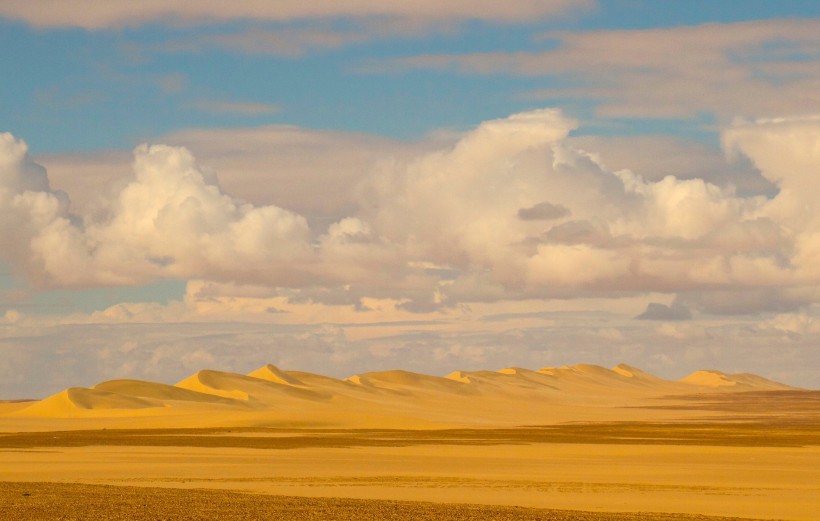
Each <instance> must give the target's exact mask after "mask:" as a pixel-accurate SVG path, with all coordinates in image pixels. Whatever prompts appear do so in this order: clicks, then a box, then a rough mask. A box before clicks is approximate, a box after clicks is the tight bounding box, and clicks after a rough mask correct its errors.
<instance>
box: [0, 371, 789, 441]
mask: <svg viewBox="0 0 820 521" xmlns="http://www.w3.org/2000/svg"><path fill="white" fill-rule="evenodd" d="M788 389H792V388H791V387H788V386H786V385H783V384H779V383H777V382H773V381H770V380H767V379H765V378H762V377H760V376H756V375H749V374H725V373H721V372H719V371H698V372H695V373H693V374H691V375H689V376H687V377H685V378H682V379H681V380H679V381H671V380H665V379H662V378H658V377H656V376H653V375H651V374H649V373H646V372H644V371H641V370H640V369H637V368H634V367H630V366H627V365H624V364H621V365H618V366H615V367H613V368H612V369H608V368H605V367H601V366H596V365H590V364H579V365H574V366H564V367H545V368H541V369H539V370H537V371H533V370H530V369H525V368H520V367H508V368H503V369H500V370H497V371H456V372H454V373H451V374H449V375H447V376H445V377H441V376H431V375H426V374H419V373H412V372H409V371H402V370H391V371H379V372H369V373H363V374H359V375H354V376H351V377H349V378H347V379H344V380H338V379H335V378H330V377H326V376H322V375H315V374H311V373H305V372H299V371H283V370H281V369H279V368H277V367H276V366H273V365H265V366H263V367H260V368H259V369H256V370H255V371H252V372H250V373H249V374H247V375H242V374H236V373H230V372H223V371H215V370H202V371H199V372H197V373H195V374H193V375H191V376H189V377H188V378H185V379H184V380H182V381H180V382H178V383H177V384H176V385H167V384H161V383H154V382H145V381H140V380H111V381H107V382H103V383H100V384H98V385H96V386H95V387H93V388H90V389H86V388H71V389H67V390H65V391H62V392H60V393H57V394H55V395H53V396H50V397H48V398H46V399H44V400H40V401H35V402H31V403H30V404H26V405H25V406H21V407H15V408H9V411H10V412H6V413H4V412H3V411H2V410H0V416H2V415H5V416H7V417H9V416H24V417H39V418H84V417H88V418H97V419H99V418H104V417H111V418H124V417H128V416H139V417H141V418H147V417H150V416H157V417H162V418H165V419H166V420H165V421H166V423H163V425H166V424H167V418H168V417H173V416H174V415H180V417H182V416H184V415H188V416H186V417H187V418H190V415H191V414H194V413H196V414H199V416H200V417H202V414H201V413H202V411H207V410H209V409H211V410H214V411H221V412H220V414H218V415H212V417H208V416H205V417H204V418H205V419H202V418H200V419H198V424H203V423H204V424H208V425H219V422H224V424H230V425H234V426H237V425H257V426H258V425H271V426H273V425H281V424H300V425H308V426H309V425H316V426H322V427H333V426H345V427H351V426H365V425H366V426H371V427H372V426H385V427H386V426H390V427H402V428H407V427H419V426H436V425H438V426H462V425H484V426H486V425H511V426H514V425H524V424H550V423H560V422H565V421H609V420H630V419H632V420H645V419H680V418H683V417H685V416H686V414H689V415H690V416H691V415H693V414H694V413H692V412H689V413H685V412H682V411H685V410H686V408H685V407H678V408H677V409H675V405H676V404H677V405H680V404H681V403H682V402H685V401H687V400H692V399H693V398H692V396H700V397H702V396H709V395H711V394H716V393H718V394H725V393H727V392H730V393H731V392H743V391H779V390H788ZM690 409H692V408H691V407H690ZM697 414H700V415H701V416H702V415H703V414H706V413H703V412H698V413H697ZM209 422H210V423H209ZM144 423H145V425H146V426H150V421H148V420H146V421H145V422H144Z"/></svg>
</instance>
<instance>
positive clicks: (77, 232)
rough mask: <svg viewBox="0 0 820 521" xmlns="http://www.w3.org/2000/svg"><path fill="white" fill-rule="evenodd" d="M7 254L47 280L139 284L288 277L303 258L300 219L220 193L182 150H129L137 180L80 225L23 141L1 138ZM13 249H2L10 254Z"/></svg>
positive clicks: (306, 253)
mask: <svg viewBox="0 0 820 521" xmlns="http://www.w3.org/2000/svg"><path fill="white" fill-rule="evenodd" d="M2 145H3V148H2V149H0V157H2V159H0V172H2V178H0V179H1V180H2V185H0V186H1V187H2V197H3V200H2V204H1V205H0V209H2V211H3V212H4V213H5V214H6V216H7V217H8V218H5V219H4V220H3V222H4V224H5V225H6V226H7V228H6V229H4V230H3V234H2V238H3V240H4V242H9V243H11V244H10V245H8V246H9V247H7V248H4V252H9V253H10V254H11V257H12V258H11V260H12V261H14V262H16V263H17V264H18V265H23V266H27V265H29V263H28V262H27V261H31V263H32V264H33V265H34V266H37V267H38V268H39V269H40V270H41V271H42V273H41V275H40V277H42V279H43V280H42V281H41V282H44V283H47V284H54V285H65V286H72V285H94V284H135V283H139V282H145V281H147V280H151V279H156V278H163V277H190V276H192V275H194V274H196V273H201V274H205V273H209V274H214V275H217V276H220V277H227V278H232V277H234V278H242V277H243V276H246V275H243V274H256V276H258V274H259V273H260V272H264V273H265V274H267V275H266V276H269V277H271V278H272V279H276V278H280V279H281V278H284V280H283V281H282V282H283V283H285V281H286V280H287V279H288V278H291V277H294V275H295V273H296V272H298V271H299V270H298V269H297V268H295V266H298V265H299V264H300V263H304V262H309V259H310V256H311V253H312V252H311V248H310V243H309V230H308V226H307V223H306V222H305V220H304V219H303V218H302V217H300V216H298V215H296V214H293V213H291V212H288V211H286V210H283V209H281V208H278V207H276V206H262V207H254V206H252V205H250V204H247V203H243V202H241V201H238V200H236V199H233V198H231V197H229V196H227V195H225V194H224V193H222V192H221V191H220V189H219V187H218V185H217V184H216V179H215V178H213V177H210V178H209V176H207V175H206V174H205V173H204V172H203V171H202V170H200V169H199V168H198V167H197V165H196V163H195V162H194V159H193V156H192V155H191V154H190V153H189V152H188V151H187V150H185V149H182V148H173V147H167V146H163V145H156V146H152V147H149V146H145V145H143V146H140V147H138V148H137V149H136V150H135V161H134V165H133V168H134V173H135V178H134V179H133V180H132V181H131V182H130V183H129V184H127V185H126V186H125V187H124V188H123V189H122V190H121V191H120V192H119V193H118V194H117V195H116V197H115V198H114V199H113V200H111V201H110V204H109V207H108V208H107V212H106V213H105V215H103V216H97V218H96V219H91V218H89V219H86V220H84V221H80V220H79V219H78V218H75V217H73V216H71V215H70V214H69V211H68V209H69V204H68V198H67V197H65V196H64V195H63V194H61V193H59V192H53V191H51V190H50V188H49V186H48V182H47V177H46V175H45V171H44V170H43V169H42V168H41V167H37V166H36V165H34V164H33V163H32V161H31V160H30V159H29V157H28V155H27V154H26V146H25V144H24V143H23V142H21V141H18V140H15V139H14V138H13V137H12V136H11V135H9V134H4V135H3V137H2ZM9 253H6V254H7V255H9Z"/></svg>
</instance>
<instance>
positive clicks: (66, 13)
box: [0, 0, 595, 29]
mask: <svg viewBox="0 0 820 521" xmlns="http://www.w3.org/2000/svg"><path fill="white" fill-rule="evenodd" d="M594 5H595V0H521V1H516V2H505V3H500V2H497V1H494V0H450V1H447V2H441V1H436V0H418V1H414V2H385V1H383V0H359V1H356V2H340V1H337V0H314V1H312V2H304V1H298V0H282V1H277V2H269V1H266V0H235V1H232V2H210V1H208V2H206V1H203V2H167V1H165V0H143V1H140V2H98V1H94V0H52V1H50V2H30V1H27V0H7V1H4V2H3V3H2V4H0V16H6V17H9V18H13V19H18V20H24V21H26V22H28V23H30V24H32V25H35V26H40V27H67V26H75V27H83V28H86V29H105V28H113V27H122V26H133V25H138V24H143V23H149V22H160V23H186V24H192V23H213V22H224V21H230V20H251V19H252V20H262V21H288V20H299V19H318V18H367V17H375V16H379V17H396V18H408V19H427V20H436V19H454V20H487V21H499V22H529V21H532V20H533V19H539V18H544V17H549V16H555V15H560V14H564V13H567V12H569V11H572V10H577V9H588V8H590V7H592V6H594Z"/></svg>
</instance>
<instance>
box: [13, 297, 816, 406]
mask: <svg viewBox="0 0 820 521" xmlns="http://www.w3.org/2000/svg"><path fill="white" fill-rule="evenodd" d="M361 329H374V330H376V331H379V328H378V327H372V328H369V327H364V328H362V327H358V328H353V327H346V326H344V325H301V326H290V325H271V324H249V323H241V322H232V323H226V322H214V321H210V322H207V323H198V324H161V323H160V324H145V323H141V324H133V325H132V324H85V325H82V324H74V325H55V326H48V327H46V326H38V327H27V326H21V325H3V324H2V321H0V397H2V398H4V399H11V398H23V397H35V398H37V397H45V396H47V395H49V394H51V393H55V392H58V391H60V390H62V389H64V388H66V387H70V386H77V385H83V386H90V385H94V384H96V383H99V382H100V381H103V380H107V379H114V378H138V379H147V380H154V381H160V382H166V383H175V382H177V381H179V380H182V379H183V378H185V377H187V376H189V375H191V374H193V373H195V372H196V371H198V370H200V369H202V368H217V369H220V370H228V371H236V372H241V373H247V372H249V371H251V370H253V369H256V368H258V367H261V366H262V365H264V364H266V363H274V364H277V365H279V366H280V367H282V368H285V369H298V370H305V371H312V372H317V373H321V374H328V375H331V376H335V377H339V378H344V377H347V376H351V375H352V374H356V373H361V372H366V371H375V370H386V369H394V368H396V367H401V368H403V369H407V370H411V371H418V372H426V373H429V374H438V375H445V374H447V373H449V372H451V371H454V370H476V369H500V368H502V367H509V366H519V367H529V368H533V369H535V368H539V367H544V366H561V365H565V364H576V363H579V362H586V361H590V362H594V363H598V364H602V365H607V366H614V365H616V364H618V363H622V362H625V363H628V364H630V365H635V366H640V367H641V368H643V369H646V370H648V371H650V372H653V373H655V374H658V375H660V376H663V377H667V378H680V377H682V376H685V375H686V374H688V373H690V372H692V371H695V370H698V369H703V368H710V367H719V368H720V369H722V370H724V371H728V372H752V373H756V374H760V375H763V376H766V377H769V378H773V379H776V380H779V381H784V382H787V383H790V384H793V385H799V386H805V387H809V388H817V387H818V386H820V380H818V375H817V371H816V356H817V345H818V344H819V343H820V322H818V319H817V318H816V317H813V316H811V315H806V314H784V315H776V316H773V317H772V318H771V319H768V320H762V321H755V322H750V321H734V322H723V323H708V322H707V323H690V322H675V323H672V322H666V323H663V322H661V323H659V322H653V321H642V322H640V323H639V324H638V327H636V325H635V324H633V323H625V322H624V321H619V320H617V319H610V320H605V319H604V318H603V317H602V316H601V315H600V314H597V315H590V314H586V315H585V314H582V313H575V314H573V315H568V314H555V315H552V316H550V315H549V314H545V315H544V316H543V320H542V323H541V324H534V325H530V326H527V327H509V328H507V329H504V330H501V331H486V330H481V329H480V328H476V327H472V328H471V329H470V330H469V331H447V330H434V329H430V328H426V329H425V328H419V327H414V326H413V325H412V324H408V325H407V326H405V327H397V326H395V325H394V326H393V328H392V332H391V333H390V334H388V335H383V336H379V335H376V336H369V337H366V338H361V339H356V338H354V337H352V335H351V334H352V333H354V332H355V331H357V330H361ZM773 345H776V346H777V349H776V350H773V349H772V346H773ZM55 346H59V347H55ZM773 359H776V360H777V363H773Z"/></svg>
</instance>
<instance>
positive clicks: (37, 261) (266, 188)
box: [0, 0, 820, 398]
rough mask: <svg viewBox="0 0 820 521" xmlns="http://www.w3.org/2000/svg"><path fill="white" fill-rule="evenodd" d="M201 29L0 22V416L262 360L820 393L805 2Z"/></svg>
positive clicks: (390, 9) (586, 7)
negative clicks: (716, 381)
mask: <svg viewBox="0 0 820 521" xmlns="http://www.w3.org/2000/svg"><path fill="white" fill-rule="evenodd" d="M209 5H210V4H192V5H188V6H182V7H175V8H174V7H168V6H166V5H164V3H163V2H159V1H156V2H155V1H147V2H142V3H139V4H135V5H132V6H128V5H120V4H107V3H106V4H98V3H96V2H70V1H61V0H58V1H55V2H53V3H52V4H50V6H49V7H44V4H36V5H30V3H29V2H22V1H17V0H12V1H9V2H6V3H4V5H3V6H0V77H2V78H3V80H2V81H0V133H2V132H7V133H8V135H7V137H6V138H5V139H6V140H5V141H4V145H3V147H2V148H0V154H4V156H2V157H0V170H1V169H5V171H4V172H0V173H2V176H0V181H3V183H5V184H3V185H0V190H3V191H0V195H2V197H0V217H2V218H3V219H4V221H5V223H4V225H3V226H2V227H0V239H2V240H0V247H2V249H3V252H4V254H3V257H2V259H0V262H2V266H4V269H3V270H2V271H3V273H2V275H0V318H2V317H5V318H2V320H0V351H3V352H5V353H6V355H7V356H6V361H5V362H0V375H14V376H15V378H14V380H13V381H12V380H8V381H9V382H10V383H7V384H5V386H3V385H0V398H2V397H5V396H6V395H8V396H10V397H17V396H19V395H23V394H26V395H34V394H36V395H42V394H44V393H48V392H51V391H57V390H59V389H60V388H62V387H61V386H67V385H91V384H93V383H95V382H96V381H99V380H101V379H105V378H113V377H123V376H128V377H139V378H147V377H152V378H155V379H160V380H163V381H174V380H175V379H178V378H182V377H184V376H186V375H187V374H186V371H193V370H197V369H200V368H201V367H200V366H205V365H212V366H215V367H219V368H222V369H228V370H230V369H237V370H238V369H241V368H243V367H245V366H247V367H254V366H256V365H259V363H265V362H274V363H285V364H290V365H291V366H293V367H292V368H294V369H305V370H313V371H317V372H325V373H330V372H333V371H336V372H339V373H343V372H344V371H361V370H369V369H383V368H389V367H405V366H407V367H409V368H413V369H417V370H423V371H426V372H431V373H444V372H449V371H450V370H455V369H469V368H475V367H482V368H494V366H495V365H499V364H501V365H516V364H517V365H527V366H533V365H539V364H540V365H551V364H563V363H578V362H591V363H601V364H604V365H606V364H613V365H614V364H615V363H618V362H627V363H630V364H632V365H636V366H640V367H644V368H646V369H648V370H650V371H655V372H657V373H659V374H662V375H665V376H675V375H677V376H682V375H683V373H685V371H686V370H689V369H692V370H694V369H701V368H704V367H707V366H709V367H712V366H715V367H718V368H721V369H724V370H727V371H751V372H758V373H765V375H766V376H770V377H773V378H779V379H782V380H786V381H788V382H791V383H795V384H798V385H808V386H815V387H816V386H817V385H820V381H818V380H817V376H816V374H817V373H818V371H817V369H818V367H820V352H819V351H818V349H820V347H818V346H820V322H818V321H817V320H818V319H817V318H815V316H816V314H817V302H818V300H820V273H818V272H816V270H815V268H814V267H813V266H814V265H815V264H818V263H816V262H814V260H816V255H817V252H818V251H819V250H816V249H815V246H814V245H815V243H816V242H820V240H818V239H817V237H820V233H818V230H820V228H815V223H814V221H815V220H816V219H815V217H814V215H815V213H814V208H815V207H814V203H813V202H812V201H809V200H806V199H805V197H803V196H804V195H805V194H807V193H812V192H811V191H812V190H813V189H814V188H815V187H818V182H817V181H816V180H815V178H816V175H812V173H813V172H817V170H818V169H820V166H818V164H817V155H816V152H813V150H815V148H813V147H815V146H816V145H814V144H813V143H816V142H817V141H816V140H817V139H818V137H817V136H818V129H820V123H818V120H817V115H818V114H820V95H818V94H817V93H818V92H820V64H819V63H818V61H820V37H818V36H817V35H818V34H820V4H819V3H818V2H815V1H781V2H770V1H762V0H760V1H747V2H742V3H741V2H710V1H696V2H692V1H687V2H683V1H680V2H678V1H669V2H654V1H638V0H621V1H605V0H599V1H595V0H578V1H574V0H555V1H543V2H537V1H527V0H522V1H520V2H512V3H510V4H509V6H506V7H505V6H502V5H500V4H498V5H495V4H494V3H493V2H462V1H456V2H449V3H440V2H428V1H420V2H417V3H415V4H412V5H410V6H393V5H390V4H388V3H384V2H379V1H376V0H368V1H363V2H360V3H356V4H337V3H334V2H318V3H315V4H312V7H310V8H308V7H309V6H308V7H306V6H305V5H301V4H299V3H295V2H294V3H291V2H282V3H277V4H270V5H269V4H268V3H265V2H256V1H253V0H248V1H241V2H234V3H231V4H226V5H222V6H216V4H214V5H213V6H211V7H208V6H209ZM202 6H205V7H202ZM547 109H548V110H547ZM516 114H517V115H516ZM143 144H148V145H149V146H148V147H143V146H142V145H143ZM151 146H153V148H152V147H151ZM812 154H814V155H812ZM37 165H40V166H37ZM41 167H42V168H45V172H46V174H45V175H47V179H48V182H46V181H44V179H45V178H44V177H42V175H41V174H40V173H39V172H40V168H41ZM27 194H28V195H27ZM801 194H802V195H801ZM272 310H273V311H272ZM274 311H275V312H274ZM556 313H560V314H561V315H560V316H562V317H565V318H564V319H562V320H558V319H556V318H555V316H556V315H555V314H556ZM499 315H501V316H505V317H517V318H514V319H513V318H508V319H505V320H504V321H501V322H499V321H486V320H483V318H482V317H487V316H499ZM544 317H547V318H544ZM591 317H594V318H591ZM196 323H209V324H211V325H210V326H209V327H210V328H217V329H218V327H219V326H218V325H214V324H223V326H224V328H225V330H226V335H227V336H226V337H224V338H229V339H230V340H224V338H223V340H220V341H218V342H217V341H213V340H212V339H213V338H215V337H214V336H209V337H208V338H209V340H207V341H203V343H202V344H201V345H198V346H197V347H196V348H194V347H191V346H192V341H191V338H192V334H193V333H192V328H191V327H190V324H196ZM134 324H145V327H146V328H148V327H150V328H152V331H156V330H162V331H163V333H162V335H164V336H163V338H166V337H167V342H165V343H162V342H160V343H159V344H157V343H155V342H154V343H151V342H146V343H145V344H144V345H143V344H140V342H139V340H133V341H132V340H124V339H123V338H124V337H123V334H122V333H121V332H117V331H125V330H127V331H129V334H131V333H130V332H133V330H134V329H135V328H137V326H135V325H134ZM361 324H368V326H366V327H363V326H361ZM378 324H382V325H381V326H379V325H378ZM397 324H399V325H397ZM414 324H415V325H414ZM431 324H434V325H431ZM242 325H244V326H242ZM71 326H76V327H82V328H83V331H87V332H88V334H95V335H101V337H102V338H103V339H105V338H108V337H106V336H105V335H110V342H109V345H108V348H107V350H102V348H99V349H97V348H95V349H96V350H95V349H91V348H89V347H88V345H83V342H82V336H81V335H76V334H71V335H65V341H64V345H63V344H60V342H59V341H58V342H56V343H54V344H49V342H46V341H45V340H44V339H45V338H49V339H54V338H57V339H59V338H60V335H63V334H64V333H60V332H61V331H64V328H66V327H71ZM240 326H242V327H245V328H246V329H245V331H247V334H249V335H258V334H261V333H259V332H260V331H270V332H272V333H271V334H274V333H273V332H275V334H276V335H280V336H282V337H283V338H284V337H287V338H289V340H288V341H287V342H282V345H283V346H284V345H285V344H286V345H287V346H289V347H287V348H286V347H282V348H281V349H276V348H266V349H262V350H260V349H258V348H256V347H252V346H247V345H245V344H243V337H242V335H241V334H240V333H238V332H241V331H243V330H242V327H240ZM118 328H121V329H118ZM277 328H279V329H277ZM293 328H296V329H293ZM750 328H752V329H754V331H756V335H755V336H754V338H756V339H757V340H755V341H750V340H749V338H747V335H746V332H748V331H749V330H750ZM297 330H298V333H293V332H292V331H297ZM227 331H229V333H227ZM305 331H310V332H311V333H310V334H309V336H310V338H314V339H319V340H315V343H314V344H311V345H313V346H314V347H313V349H315V350H317V351H316V352H313V353H307V352H303V351H304V350H300V349H299V347H298V346H299V342H298V339H299V338H302V337H300V336H299V335H303V336H304V335H308V333H305ZM329 331H332V334H330V333H328V332H329ZM288 335H290V336H288ZM414 335H415V336H414ZM516 335H519V336H518V337H516ZM217 336H218V335H217ZM519 337H520V338H521V339H522V340H521V345H518V346H515V345H513V343H511V341H510V339H511V338H519ZM413 338H415V339H417V340H413V341H410V340H409V339H413ZM329 339H332V340H329ZM134 341H135V342H136V343H137V344H136V345H135V346H132V345H131V343H129V342H134ZM323 342H324V343H323ZM579 342H583V343H584V346H585V347H584V349H582V350H580V351H579V350H576V349H574V348H572V346H574V345H578V343H579ZM58 344H60V347H59V349H58V348H57V347H56V346H57V345H58ZM102 344H103V345H104V344H105V342H103V343H102ZM494 344H496V345H498V346H502V345H503V346H507V347H503V348H502V347H498V348H496V349H495V350H494V349H493V348H492V345H494ZM758 344H759V345H758ZM47 345H53V346H54V347H53V349H52V350H49V349H48V348H47V347H43V346H47ZM95 345H98V344H97V343H95ZM123 345H126V346H127V347H122V346H123ZM34 346H36V348H35V347H34ZM226 346H229V347H226ZM659 346H668V347H659ZM243 349H246V350H247V356H246V357H245V358H243V357H242V356H241V353H242V352H243V351H242V350H243ZM135 353H139V356H137V355H136V354H135ZM161 353H166V354H167V356H172V357H173V358H174V359H175V360H176V361H177V363H175V364H173V365H171V364H166V365H163V363H162V360H163V358H162V356H160V354H161ZM168 353H171V354H168ZM226 353H231V354H230V356H228V355H227V354H226ZM237 353H238V354H237ZM300 353H301V354H300ZM319 353H325V356H322V355H320V354H319ZM45 357H56V359H57V360H64V361H66V363H68V361H70V360H74V358H73V357H88V359H89V360H93V361H94V363H91V362H86V363H78V362H76V361H75V362H72V367H93V369H88V370H79V369H75V370H73V371H69V372H67V373H66V374H64V375H61V376H60V378H58V379H56V378H53V377H51V376H48V375H44V374H43V370H42V367H43V365H42V363H41V362H42V360H43V359H44V358H45ZM581 358H583V359H581ZM772 359H777V360H779V362H777V363H770V361H771V360H772ZM83 360H85V358H83ZM179 360H188V361H187V362H185V363H183V364H180V363H179V362H178V361H179ZM103 362H104V363H103ZM2 364H5V365H2ZM38 368H40V369H38ZM163 368H164V369H163ZM340 376H341V374H340ZM32 382H36V383H32Z"/></svg>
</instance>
